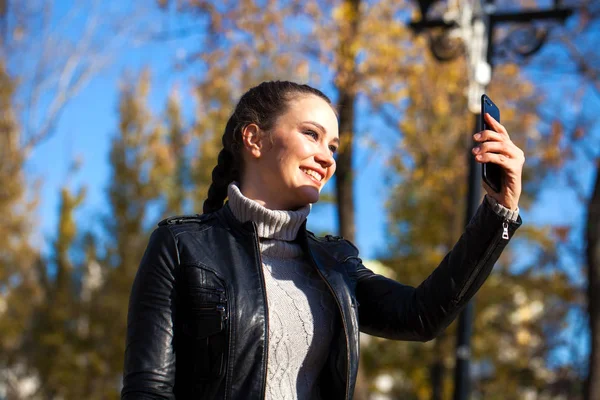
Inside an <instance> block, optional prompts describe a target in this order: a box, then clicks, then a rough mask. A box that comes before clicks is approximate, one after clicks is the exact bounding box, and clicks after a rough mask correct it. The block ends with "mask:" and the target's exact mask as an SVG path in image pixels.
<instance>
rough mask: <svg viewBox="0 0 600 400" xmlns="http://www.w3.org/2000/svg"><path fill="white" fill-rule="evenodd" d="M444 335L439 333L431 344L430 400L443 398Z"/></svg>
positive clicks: (444, 370)
mask: <svg viewBox="0 0 600 400" xmlns="http://www.w3.org/2000/svg"><path fill="white" fill-rule="evenodd" d="M445 337H446V333H445V332H443V333H441V334H440V335H439V336H438V337H437V338H436V339H435V342H434V344H433V353H434V354H433V358H434V359H433V362H432V363H431V366H430V367H429V375H430V379H431V400H442V398H443V396H444V375H445V374H446V369H445V366H444V349H443V347H444V342H445V340H444V339H445Z"/></svg>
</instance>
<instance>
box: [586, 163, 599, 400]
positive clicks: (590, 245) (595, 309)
mask: <svg viewBox="0 0 600 400" xmlns="http://www.w3.org/2000/svg"><path fill="white" fill-rule="evenodd" d="M586 236H587V252H586V253H587V264H588V293H587V294H588V312H589V321H590V337H591V347H590V361H589V372H588V377H587V381H586V385H585V394H584V398H585V399H586V400H595V399H600V163H598V170H597V171H596V183H595V185H594V190H593V193H592V196H591V198H590V202H589V205H588V217H587V233H586Z"/></svg>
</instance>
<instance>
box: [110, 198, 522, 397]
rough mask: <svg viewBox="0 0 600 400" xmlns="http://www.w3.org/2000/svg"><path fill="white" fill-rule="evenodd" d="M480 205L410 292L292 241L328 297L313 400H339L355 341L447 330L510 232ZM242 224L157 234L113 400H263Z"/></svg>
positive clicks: (199, 224) (258, 285)
mask: <svg viewBox="0 0 600 400" xmlns="http://www.w3.org/2000/svg"><path fill="white" fill-rule="evenodd" d="M520 224H521V219H520V218H519V220H518V221H517V222H516V223H513V222H509V221H507V220H503V219H502V218H501V217H499V216H498V215H497V214H495V213H494V212H493V211H492V209H491V208H490V206H489V205H488V204H487V202H483V204H482V205H481V206H480V207H479V210H478V211H477V214H476V215H475V216H474V217H473V219H472V220H471V223H470V224H469V226H468V227H467V228H466V231H465V233H464V234H463V235H462V237H461V238H460V240H459V241H458V243H457V244H456V245H455V247H454V248H453V249H452V251H451V252H450V253H448V255H447V256H446V257H445V258H444V259H443V261H442V262H441V264H440V265H439V266H438V267H437V268H436V269H435V270H434V271H433V273H432V274H431V276H430V277H429V278H427V279H426V280H425V281H424V282H423V283H422V284H421V285H419V286H418V287H417V288H413V287H409V286H405V285H402V284H400V283H398V282H395V281H393V280H390V279H387V278H385V277H383V276H380V275H377V274H374V273H373V272H372V271H370V270H369V269H367V268H365V267H364V265H363V264H362V262H361V259H360V258H358V251H357V249H356V248H355V247H354V245H352V244H351V243H350V242H348V241H346V240H344V239H342V238H340V237H334V236H326V237H324V238H320V237H316V236H315V235H313V234H312V233H310V232H308V231H307V230H306V229H305V227H304V226H303V227H302V228H301V229H300V233H299V235H298V240H299V241H300V243H301V245H302V246H303V248H304V250H305V252H306V254H307V255H308V258H309V260H310V262H311V263H312V264H313V265H314V267H315V268H316V269H317V271H318V272H319V274H320V275H321V277H322V278H323V279H324V280H325V282H326V283H327V286H328V287H329V289H330V290H331V293H332V296H333V298H334V299H335V302H336V303H337V307H338V316H339V317H340V318H338V321H337V328H336V332H337V333H335V334H334V339H333V342H332V344H331V346H330V349H331V350H330V353H329V355H328V360H327V363H326V366H325V367H324V369H323V371H322V372H321V376H320V379H321V385H320V386H321V387H322V390H323V394H322V397H323V398H326V399H351V398H352V393H353V390H354V384H355V382H356V374H357V370H358V357H359V328H360V330H361V331H363V332H366V333H369V334H372V335H377V336H382V337H386V338H390V339H402V340H419V341H427V340H430V339H433V338H435V337H436V335H437V334H438V333H440V332H441V331H442V330H444V329H445V328H446V327H447V326H448V325H449V324H450V323H451V322H452V320H454V318H455V317H456V315H457V314H458V313H459V311H460V310H461V308H462V307H463V306H464V305H465V304H466V303H467V301H468V300H469V299H470V298H471V297H472V296H473V295H474V294H475V292H476V291H477V290H478V289H479V287H480V286H481V285H482V283H483V282H484V280H485V279H486V277H487V276H488V275H489V273H490V271H491V270H492V267H493V265H494V263H495V262H496V260H497V259H498V257H499V256H500V253H501V252H502V250H503V249H504V247H505V246H506V244H507V242H508V240H506V239H504V238H503V237H502V236H503V233H506V230H508V234H509V236H510V237H512V234H513V233H514V231H515V230H516V229H517V228H518V227H519V226H520ZM261 265H262V263H261V255H260V251H259V244H258V237H257V235H256V229H255V226H254V224H253V223H251V222H247V223H244V224H241V223H239V222H238V221H237V220H236V219H235V218H234V216H233V214H232V213H231V210H230V209H229V207H228V206H227V205H225V206H224V207H223V208H222V209H221V210H219V211H217V212H215V213H212V214H206V215H196V216H191V217H173V218H169V219H167V220H165V221H162V222H161V223H160V224H159V228H157V229H156V230H155V231H154V233H153V234H152V237H151V239H150V242H149V245H148V248H147V249H146V253H145V254H144V257H143V259H142V261H141V265H140V267H139V270H138V272H137V275H136V278H135V281H134V284H133V288H132V292H131V298H130V303H129V316H128V327H127V346H126V351H125V371H124V381H123V384H124V387H123V390H122V394H121V398H122V399H127V400H131V399H175V398H177V399H180V400H181V399H234V400H236V399H244V400H247V399H263V398H264V394H265V381H266V376H267V358H268V357H267V352H268V349H269V345H268V340H269V338H268V334H267V333H268V331H269V330H268V324H269V320H268V318H267V316H268V312H267V300H266V293H265V283H264V278H263V272H262V271H263V270H262V266H261Z"/></svg>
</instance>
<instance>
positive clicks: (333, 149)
mask: <svg viewBox="0 0 600 400" xmlns="http://www.w3.org/2000/svg"><path fill="white" fill-rule="evenodd" d="M337 150H338V148H337V146H329V151H331V152H332V153H333V154H336V153H337Z"/></svg>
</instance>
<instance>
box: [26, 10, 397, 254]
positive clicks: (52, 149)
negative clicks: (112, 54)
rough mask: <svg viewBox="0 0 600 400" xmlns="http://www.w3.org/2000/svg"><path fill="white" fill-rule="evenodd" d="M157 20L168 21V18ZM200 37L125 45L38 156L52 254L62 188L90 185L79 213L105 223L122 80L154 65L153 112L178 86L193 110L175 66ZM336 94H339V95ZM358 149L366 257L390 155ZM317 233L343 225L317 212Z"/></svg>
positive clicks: (184, 76) (32, 166)
mask: <svg viewBox="0 0 600 400" xmlns="http://www.w3.org/2000/svg"><path fill="white" fill-rule="evenodd" d="M157 17H158V18H162V20H163V21H164V20H165V17H164V15H161V16H158V15H157ZM184 23H185V22H184ZM196 40H197V37H196V38H190V39H187V40H177V41H168V42H165V41H160V42H148V43H145V44H143V45H138V46H132V45H129V46H124V47H123V48H122V49H121V52H120V54H118V56H117V57H116V59H115V62H114V64H112V65H110V66H109V67H108V68H107V69H105V70H103V71H102V72H101V73H100V74H99V75H97V76H96V77H94V78H93V79H92V80H91V81H90V82H89V83H88V84H87V85H86V86H85V88H84V89H83V90H82V91H81V92H80V93H79V94H78V95H77V96H76V97H75V98H73V99H72V101H70V102H69V104H68V106H67V107H66V108H65V110H64V112H63V114H62V116H61V118H60V120H59V123H58V126H57V129H56V131H55V133H54V134H53V135H52V136H51V137H50V138H49V139H48V140H46V141H44V142H43V143H42V144H41V145H39V146H38V147H37V148H36V149H35V151H34V152H33V153H32V156H31V158H30V159H29V162H28V163H27V173H28V177H29V178H30V179H41V181H42V183H43V184H42V187H41V203H40V207H39V216H40V225H41V226H40V228H41V231H40V234H39V235H38V237H37V239H38V240H40V241H41V244H42V246H43V248H45V249H46V251H47V250H48V246H49V245H50V243H49V242H50V239H51V238H52V237H53V235H54V233H55V231H56V224H57V219H58V207H59V203H58V202H59V191H60V188H61V186H62V185H64V184H65V183H68V185H69V187H71V188H73V189H74V190H76V189H77V188H79V187H81V186H85V187H87V198H86V201H85V203H84V205H83V206H82V207H81V209H80V210H79V212H78V213H77V218H78V221H80V222H81V224H82V226H93V225H94V224H95V222H98V218H99V212H102V211H105V210H106V196H105V189H106V187H107V184H108V181H107V179H108V174H109V167H110V166H109V164H108V153H109V150H110V149H109V147H110V139H111V137H112V135H113V134H114V133H115V131H116V129H117V126H118V114H117V108H118V100H119V97H118V94H119V82H121V81H122V79H123V78H124V76H134V77H135V76H136V75H137V73H139V72H140V71H141V70H142V69H143V68H145V67H148V68H150V70H151V73H152V78H153V79H152V81H153V84H152V90H151V93H150V107H151V108H152V109H153V110H154V111H156V112H162V110H163V109H164V105H165V101H166V98H167V95H168V93H169V91H170V90H171V89H172V88H173V87H174V86H177V87H178V88H179V89H180V93H181V95H182V98H183V103H184V107H185V103H186V98H187V100H188V101H189V100H190V99H191V96H190V95H189V94H190V85H189V81H190V79H191V78H192V77H193V73H194V72H193V71H184V72H176V71H174V69H173V68H172V63H173V60H174V59H175V57H176V55H177V54H180V53H181V52H182V50H183V51H188V50H191V49H196V48H197V45H196V43H195V41H196ZM324 90H326V88H324ZM328 94H329V95H330V96H334V93H328ZM357 147H358V151H357V155H356V163H357V164H360V168H358V169H357V177H356V182H355V188H356V190H355V191H356V194H357V196H356V206H357V211H356V215H357V221H356V223H357V228H358V229H357V238H356V241H357V244H358V245H359V246H360V248H361V249H362V254H363V257H366V258H370V257H374V256H375V255H376V254H377V253H378V252H381V251H383V250H384V243H385V237H384V218H385V215H384V213H383V212H382V211H383V203H384V201H385V195H386V188H385V187H384V184H383V182H382V179H381V176H380V172H381V168H382V158H381V157H373V155H372V154H369V153H368V152H367V151H365V146H360V145H359V146H357ZM76 158H77V159H81V160H82V161H83V163H82V165H81V168H80V169H79V170H78V171H77V172H76V173H70V172H69V171H70V166H71V165H72V163H73V160H74V159H76ZM332 184H333V183H330V185H332ZM198 212H199V211H198ZM88 222H91V224H88ZM309 228H310V229H312V230H314V231H317V232H322V231H328V232H333V233H335V232H336V229H337V224H336V214H335V209H334V207H332V206H328V205H319V206H318V207H316V208H315V209H314V212H313V213H312V214H311V217H310V218H309Z"/></svg>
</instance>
